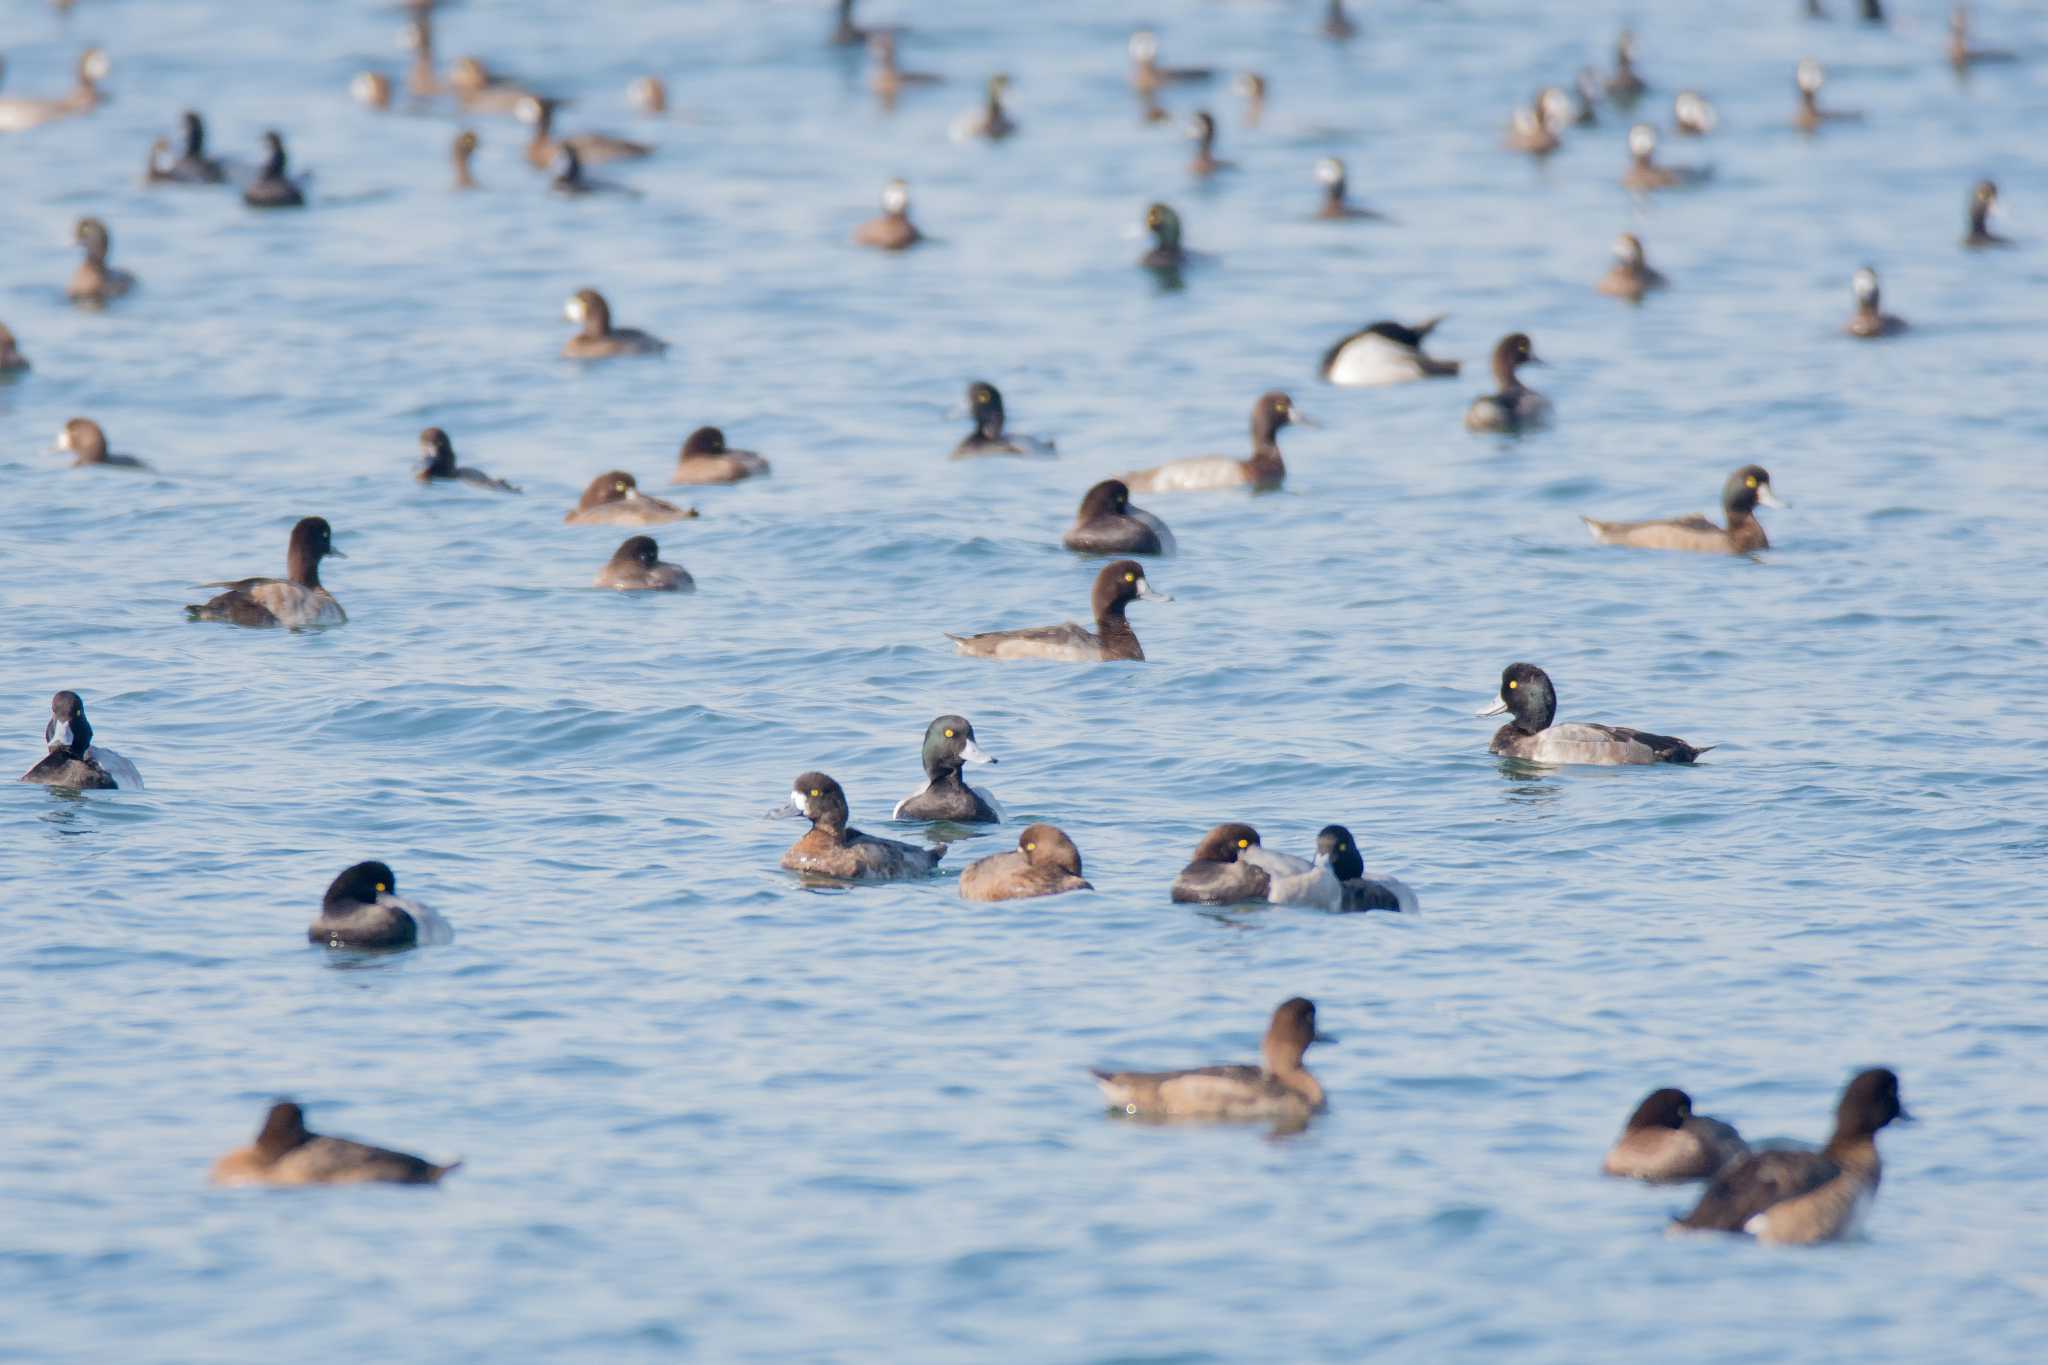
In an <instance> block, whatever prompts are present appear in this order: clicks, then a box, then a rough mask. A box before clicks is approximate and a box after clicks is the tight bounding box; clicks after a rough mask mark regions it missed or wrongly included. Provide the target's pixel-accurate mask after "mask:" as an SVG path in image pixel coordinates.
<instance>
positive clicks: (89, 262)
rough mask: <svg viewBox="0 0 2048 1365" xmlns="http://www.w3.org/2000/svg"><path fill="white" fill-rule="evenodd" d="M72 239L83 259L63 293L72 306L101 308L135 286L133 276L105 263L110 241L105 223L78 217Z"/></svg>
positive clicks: (72, 273) (95, 219)
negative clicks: (80, 250) (83, 253)
mask: <svg viewBox="0 0 2048 1365" xmlns="http://www.w3.org/2000/svg"><path fill="white" fill-rule="evenodd" d="M71 236H72V239H73V240H74V241H76V242H77V243H78V245H79V246H80V247H81V248H83V250H84V251H85V259H84V260H82V261H80V262H79V263H78V269H76V270H74V271H72V272H71V283H70V284H69V285H67V286H66V287H65V290H64V293H65V296H66V297H68V298H69V299H70V300H71V301H72V302H73V303H78V304H84V305H85V306H87V307H90V308H103V307H105V306H106V305H107V304H108V303H109V302H110V301H112V300H114V299H118V298H120V297H121V296H122V295H123V294H126V293H127V292H128V291H129V290H131V289H133V288H134V287H135V277H134V276H133V275H131V274H129V273H128V272H127V271H125V270H119V269H116V268H115V267H113V266H111V265H108V264H107V251H108V249H109V247H110V246H111V245H112V239H111V238H110V237H109V236H108V234H107V225H106V224H105V223H102V222H101V221H100V220H99V219H97V218H81V219H79V220H78V226H76V227H75V228H73V229H72V231H71Z"/></svg>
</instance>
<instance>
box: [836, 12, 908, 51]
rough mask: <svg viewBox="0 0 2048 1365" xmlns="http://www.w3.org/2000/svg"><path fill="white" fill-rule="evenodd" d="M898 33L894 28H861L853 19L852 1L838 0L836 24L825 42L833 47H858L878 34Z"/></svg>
mask: <svg viewBox="0 0 2048 1365" xmlns="http://www.w3.org/2000/svg"><path fill="white" fill-rule="evenodd" d="M899 31H900V30H898V29H894V28H863V27H861V26H860V25H859V24H857V23H855V22H854V19H853V0H839V18H838V22H837V23H835V24H834V25H833V27H832V33H831V36H830V37H829V38H827V39H826V41H827V42H828V43H830V44H832V45H833V46H834V47H859V46H860V45H861V44H863V43H865V42H867V41H868V40H869V39H870V38H872V37H874V36H875V35H876V34H878V33H890V34H893V33H897V32H899Z"/></svg>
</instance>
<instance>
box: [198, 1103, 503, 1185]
mask: <svg viewBox="0 0 2048 1365" xmlns="http://www.w3.org/2000/svg"><path fill="white" fill-rule="evenodd" d="M461 1164H462V1163H461V1162H460V1161H451V1162H449V1163H448V1164H447V1165H445V1166H436V1165H435V1164H434V1163H432V1162H431V1161H423V1160H421V1159H420V1158H419V1157H416V1156H408V1155H407V1154H406V1153H404V1152H394V1151H391V1150H389V1149H388V1148H384V1147H371V1146H367V1145H365V1144H364V1143H360V1142H350V1141H349V1140H348V1139H347V1138H334V1137H321V1136H319V1135H318V1134H316V1133H313V1132H310V1131H308V1130H307V1128H306V1115H305V1111H304V1110H302V1109H300V1108H299V1106H298V1105H296V1104H293V1103H291V1102H290V1101H289V1100H284V1101H280V1102H279V1103H277V1104H274V1105H272V1106H271V1107H270V1113H269V1114H268V1115H266V1116H265V1118H264V1120H263V1131H261V1132H260V1133H258V1134H257V1135H256V1141H255V1142H254V1143H252V1144H251V1145H249V1146H247V1147H238V1148H236V1149H235V1150H234V1151H232V1152H229V1153H228V1154H227V1155H226V1156H224V1157H222V1158H221V1159H220V1160H219V1161H216V1162H214V1163H213V1183H214V1184H216V1185H361V1184H366V1183H369V1182H372V1181H382V1182H385V1183H388V1184H393V1185H434V1184H438V1183H440V1180H441V1177H442V1176H444V1175H447V1174H448V1173H449V1172H450V1171H452V1170H454V1169H455V1168H456V1167H458V1166H460V1165H461Z"/></svg>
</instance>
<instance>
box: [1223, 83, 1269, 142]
mask: <svg viewBox="0 0 2048 1365" xmlns="http://www.w3.org/2000/svg"><path fill="white" fill-rule="evenodd" d="M1230 88H1231V89H1232V90H1234V91H1236V92H1237V93H1238V94H1239V95H1240V96H1242V97H1243V99H1244V120H1243V121H1244V126H1245V127H1247V128H1256V127H1258V126H1259V125H1260V124H1261V123H1263V122H1264V121H1265V118H1266V78H1265V77H1264V76H1262V75H1260V74H1259V73H1258V72H1256V71H1245V72H1241V73H1240V74H1239V75H1238V78H1237V79H1236V80H1234V81H1232V82H1231V83H1230Z"/></svg>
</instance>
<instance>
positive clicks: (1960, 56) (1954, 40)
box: [1948, 4, 2019, 71]
mask: <svg viewBox="0 0 2048 1365" xmlns="http://www.w3.org/2000/svg"><path fill="white" fill-rule="evenodd" d="M2018 60H2019V57H2018V54H2016V53H2012V52H2007V51H2005V50H2003V49H2002V48H1995V47H1971V46H1970V7H1969V6H1968V5H1962V4H1959V5H1957V6H1956V7H1955V8H1954V9H1952V10H1950V11H1949V14H1948V64H1949V65H1950V66H1952V67H1954V68H1955V69H1956V70H1957V71H1968V70H1969V69H1970V68H1971V67H1973V66H1995V65H1999V64H2001V63H2004V62H2012V61H2018Z"/></svg>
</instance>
